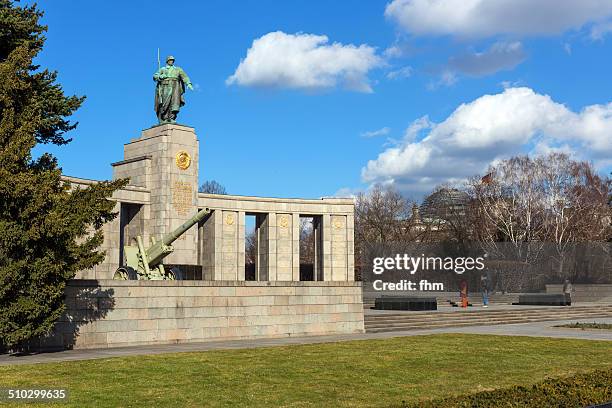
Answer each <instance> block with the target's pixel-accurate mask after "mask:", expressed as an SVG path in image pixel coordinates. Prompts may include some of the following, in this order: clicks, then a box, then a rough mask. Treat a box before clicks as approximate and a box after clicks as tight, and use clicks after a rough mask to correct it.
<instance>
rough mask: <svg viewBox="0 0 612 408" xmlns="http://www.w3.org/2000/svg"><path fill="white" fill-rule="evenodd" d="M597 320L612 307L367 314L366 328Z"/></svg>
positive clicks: (611, 314)
mask: <svg viewBox="0 0 612 408" xmlns="http://www.w3.org/2000/svg"><path fill="white" fill-rule="evenodd" d="M560 308H561V307H560ZM598 317H612V305H602V306H572V307H571V309H570V308H567V309H563V310H559V309H554V308H534V309H523V310H490V311H484V310H478V311H475V310H474V311H457V312H412V313H410V312H409V313H404V314H380V315H366V316H365V329H366V332H368V333H377V332H388V331H404V330H423V329H434V328H444V327H461V326H483V325H498V324H513V323H531V322H541V321H551V320H565V319H585V318H587V319H588V318H598Z"/></svg>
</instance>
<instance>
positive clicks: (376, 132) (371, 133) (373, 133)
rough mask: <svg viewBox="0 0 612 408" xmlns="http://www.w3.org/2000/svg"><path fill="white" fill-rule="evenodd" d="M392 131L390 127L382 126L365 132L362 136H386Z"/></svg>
mask: <svg viewBox="0 0 612 408" xmlns="http://www.w3.org/2000/svg"><path fill="white" fill-rule="evenodd" d="M390 131H391V128H389V127H386V126H385V127H384V128H380V129H377V130H370V131H367V132H363V133H362V134H361V137H368V138H369V137H377V136H384V135H388V134H389V132H390Z"/></svg>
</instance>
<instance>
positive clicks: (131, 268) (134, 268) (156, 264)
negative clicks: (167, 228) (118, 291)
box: [113, 208, 210, 280]
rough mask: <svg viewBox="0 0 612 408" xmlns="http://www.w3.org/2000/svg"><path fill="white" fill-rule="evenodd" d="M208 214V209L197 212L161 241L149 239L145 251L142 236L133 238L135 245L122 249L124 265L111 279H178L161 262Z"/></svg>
mask: <svg viewBox="0 0 612 408" xmlns="http://www.w3.org/2000/svg"><path fill="white" fill-rule="evenodd" d="M209 213H210V210H209V209H208V208H205V209H203V210H201V211H199V212H198V213H197V214H196V215H194V216H193V217H191V218H190V219H189V220H188V221H186V222H185V223H184V224H183V225H181V226H180V227H178V228H177V229H175V230H174V231H172V232H171V233H169V234H166V235H165V236H164V237H163V238H162V239H161V241H155V238H153V237H151V246H150V247H149V248H146V249H145V246H144V242H143V239H142V236H140V235H139V236H137V237H136V238H135V241H136V245H126V246H125V247H124V253H125V260H126V261H125V263H126V264H125V265H124V266H120V267H119V268H117V271H116V272H115V275H114V276H113V279H117V280H136V279H138V280H176V279H180V277H179V276H178V273H177V271H174V270H168V271H166V269H165V268H164V265H163V264H162V261H163V260H164V258H165V257H167V256H168V255H170V254H171V253H172V252H173V251H174V248H172V243H173V242H174V241H176V240H177V239H178V238H179V237H180V236H181V235H183V234H184V233H185V232H186V231H187V230H188V229H189V228H191V227H192V226H194V225H195V224H197V223H198V222H200V221H202V220H203V219H204V217H206V215H208V214H209Z"/></svg>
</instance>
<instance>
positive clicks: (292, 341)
mask: <svg viewBox="0 0 612 408" xmlns="http://www.w3.org/2000/svg"><path fill="white" fill-rule="evenodd" d="M594 321H595V322H598V323H612V318H591V319H589V318H587V319H569V320H558V321H548V322H534V323H520V324H504V325H492V326H469V327H450V328H441V329H428V330H409V331H398V332H384V333H362V334H341V335H331V336H309V337H283V338H276V339H253V340H234V341H210V342H203V343H184V344H171V345H159V346H140V347H121V348H108V349H88V350H67V351H59V352H54V353H39V354H31V355H25V356H12V355H6V354H3V355H0V365H19V364H38V363H52V362H62V361H74V360H91V359H100V358H111V357H127V356H137V355H151V354H164V353H181V352H196V351H208V350H231V349H248V348H260V347H274V346H288V345H296V344H320V343H335V342H339V341H351V340H372V339H388V338H393V337H406V336H420V335H421V336H422V335H428V334H440V333H469V334H494V335H505V336H532V337H553V338H568V339H581V340H608V341H612V330H598V329H593V330H581V329H569V328H561V327H553V326H555V325H559V324H565V323H575V322H588V323H592V322H594Z"/></svg>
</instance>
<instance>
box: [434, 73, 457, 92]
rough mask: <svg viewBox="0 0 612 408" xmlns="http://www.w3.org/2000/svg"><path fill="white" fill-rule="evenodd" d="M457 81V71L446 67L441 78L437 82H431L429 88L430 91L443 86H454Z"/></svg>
mask: <svg viewBox="0 0 612 408" xmlns="http://www.w3.org/2000/svg"><path fill="white" fill-rule="evenodd" d="M456 83H457V73H456V72H455V71H453V70H451V69H448V68H447V69H445V70H444V71H442V73H441V74H440V78H439V79H438V80H437V81H435V82H430V83H429V84H428V85H427V89H429V90H430V91H433V90H436V89H438V88H439V87H441V86H453V85H455V84H456Z"/></svg>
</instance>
